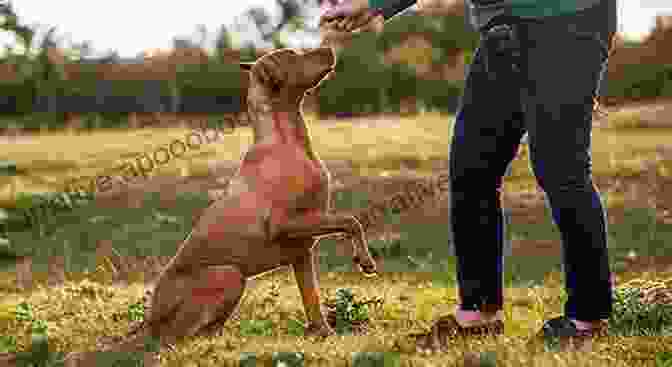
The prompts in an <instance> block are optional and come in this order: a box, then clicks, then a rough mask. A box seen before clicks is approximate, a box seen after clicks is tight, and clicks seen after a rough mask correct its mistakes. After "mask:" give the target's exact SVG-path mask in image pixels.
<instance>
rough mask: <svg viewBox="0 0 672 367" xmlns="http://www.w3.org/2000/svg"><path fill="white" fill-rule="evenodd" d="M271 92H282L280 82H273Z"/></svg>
mask: <svg viewBox="0 0 672 367" xmlns="http://www.w3.org/2000/svg"><path fill="white" fill-rule="evenodd" d="M271 92H273V93H278V92H280V84H276V83H273V84H272V85H271Z"/></svg>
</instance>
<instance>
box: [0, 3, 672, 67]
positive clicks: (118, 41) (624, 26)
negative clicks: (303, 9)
mask: <svg viewBox="0 0 672 367" xmlns="http://www.w3.org/2000/svg"><path fill="white" fill-rule="evenodd" d="M618 3H619V4H618V6H619V27H620V28H619V30H620V31H621V32H622V33H623V34H624V35H625V36H626V37H627V38H631V39H641V38H642V37H644V36H646V34H647V32H649V31H650V30H651V28H652V27H653V24H654V18H655V16H656V15H657V14H665V13H667V14H672V3H670V2H669V1H667V0H627V1H625V0H618ZM254 6H261V7H264V8H265V9H267V10H268V12H269V13H270V14H271V15H272V16H274V17H279V15H280V8H279V6H278V5H277V4H276V2H275V1H274V0H244V1H231V0H228V1H218V2H213V1H209V0H191V1H188V2H166V1H158V0H143V1H137V0H117V1H114V2H107V1H105V2H99V1H79V0H63V1H58V2H56V1H44V0H21V1H20V2H15V4H14V8H15V10H16V11H17V13H18V16H19V17H20V18H21V19H22V20H23V21H24V22H25V24H29V25H37V26H39V29H41V30H42V31H44V30H46V29H48V27H50V26H56V27H57V35H58V36H59V37H60V38H61V40H62V41H63V42H64V43H65V44H68V42H75V43H77V42H82V41H90V42H91V45H92V46H93V48H94V53H93V54H94V55H96V54H102V53H106V52H110V51H112V50H116V51H117V52H118V54H119V56H121V57H135V56H138V55H139V54H140V53H142V52H143V51H146V50H148V49H153V48H158V49H169V48H172V45H173V38H174V37H182V38H186V39H192V40H200V39H201V37H202V35H203V34H202V33H198V32H197V31H196V29H197V26H198V25H201V24H202V25H204V26H205V29H206V30H207V33H206V39H205V42H204V43H203V44H204V45H205V46H206V49H207V48H210V47H212V46H213V45H214V40H215V36H216V33H217V30H218V29H219V28H220V27H221V25H223V24H224V25H226V26H227V27H229V29H232V30H234V31H235V34H236V36H237V39H234V40H233V41H234V44H236V45H241V44H244V43H245V42H250V41H251V42H255V44H256V45H258V46H261V47H265V46H270V45H269V44H268V43H266V42H262V40H261V38H260V35H259V33H258V31H257V30H256V28H255V27H253V26H251V23H249V21H247V22H246V19H244V17H241V15H242V14H243V13H244V12H245V11H246V10H247V9H249V8H251V7H254ZM307 8H308V12H307V13H308V15H309V17H308V18H307V23H308V24H312V25H315V24H316V23H317V18H318V14H319V11H318V9H317V4H316V2H315V0H312V3H311V4H310V5H309V6H308V7H307ZM281 37H283V35H281ZM284 37H285V38H284V39H283V41H285V42H286V43H287V44H288V45H290V46H293V47H310V46H312V45H315V44H317V36H316V34H314V33H307V32H292V34H291V36H290V35H284ZM12 43H13V36H10V35H8V34H6V33H4V34H3V33H0V44H2V45H7V44H12Z"/></svg>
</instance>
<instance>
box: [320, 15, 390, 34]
mask: <svg viewBox="0 0 672 367" xmlns="http://www.w3.org/2000/svg"><path fill="white" fill-rule="evenodd" d="M382 23H384V19H383V17H382V16H380V15H374V14H372V13H371V12H368V11H364V12H361V13H358V14H354V15H351V16H347V17H340V18H335V19H322V20H321V22H320V26H321V27H323V28H330V29H332V30H335V31H339V32H353V31H355V30H358V31H364V30H378V29H380V28H381V26H382ZM360 28H361V29H360Z"/></svg>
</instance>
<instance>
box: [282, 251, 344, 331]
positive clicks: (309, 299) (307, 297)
mask: <svg viewBox="0 0 672 367" xmlns="http://www.w3.org/2000/svg"><path fill="white" fill-rule="evenodd" d="M308 241H310V240H308ZM308 241H306V242H308ZM310 242H311V243H306V247H307V248H309V249H308V253H307V254H306V256H302V257H301V258H299V259H297V261H296V262H294V263H293V264H292V268H293V269H294V276H295V278H296V283H297V284H298V286H299V291H300V292H301V298H302V299H303V307H304V309H305V311H306V318H307V319H308V327H307V329H306V335H317V336H329V335H332V334H334V330H333V329H332V328H331V327H330V326H329V324H328V323H327V320H326V319H325V318H324V314H323V313H322V307H321V304H320V300H321V299H322V298H321V296H320V283H319V274H320V270H319V263H318V259H317V251H316V250H317V248H313V249H310V246H311V244H312V242H313V241H310Z"/></svg>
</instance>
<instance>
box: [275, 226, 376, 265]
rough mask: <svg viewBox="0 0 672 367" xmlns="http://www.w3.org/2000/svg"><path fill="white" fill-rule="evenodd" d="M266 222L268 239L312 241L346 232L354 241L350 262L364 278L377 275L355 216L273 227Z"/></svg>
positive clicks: (361, 229)
mask: <svg viewBox="0 0 672 367" xmlns="http://www.w3.org/2000/svg"><path fill="white" fill-rule="evenodd" d="M267 218H269V217H267ZM266 223H267V229H266V230H267V235H268V236H269V239H271V240H281V241H282V240H292V239H295V240H298V239H312V238H315V237H319V236H324V235H335V234H343V233H345V234H347V235H348V236H350V237H351V238H352V240H353V241H354V242H353V248H354V257H353V261H354V262H355V263H357V264H358V265H359V267H360V269H361V270H362V272H363V273H364V274H365V275H368V276H372V275H375V274H376V262H375V261H374V260H373V258H372V257H371V253H370V252H369V247H368V245H367V242H366V236H365V234H364V229H363V228H362V225H361V223H359V221H358V220H357V218H355V217H354V216H351V215H336V214H318V215H311V216H303V217H298V218H292V219H290V220H288V221H287V222H284V223H279V224H276V225H275V226H274V225H272V224H271V223H270V221H268V220H267V222H266Z"/></svg>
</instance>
